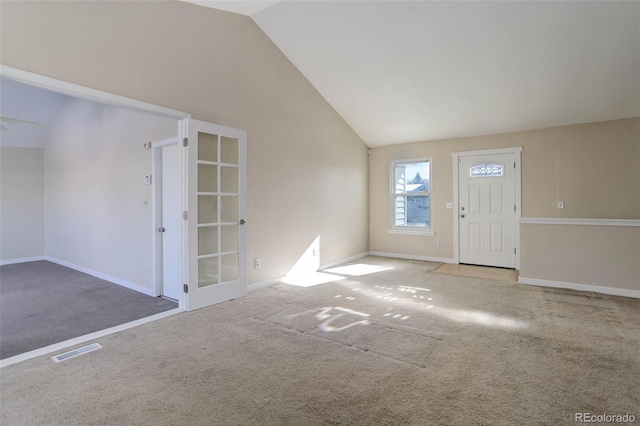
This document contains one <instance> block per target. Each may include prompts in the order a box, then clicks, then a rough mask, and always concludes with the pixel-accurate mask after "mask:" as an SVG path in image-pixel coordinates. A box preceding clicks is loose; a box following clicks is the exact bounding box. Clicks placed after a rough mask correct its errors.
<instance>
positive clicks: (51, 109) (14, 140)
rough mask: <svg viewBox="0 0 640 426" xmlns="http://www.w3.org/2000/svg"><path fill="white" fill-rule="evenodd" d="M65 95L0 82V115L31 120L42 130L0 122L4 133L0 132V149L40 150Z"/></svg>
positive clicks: (47, 137) (0, 80) (9, 82)
mask: <svg viewBox="0 0 640 426" xmlns="http://www.w3.org/2000/svg"><path fill="white" fill-rule="evenodd" d="M66 99H68V97H67V96H65V95H61V94H58V93H53V92H49V91H47V90H42V89H39V88H37V87H33V86H28V85H25V84H21V83H17V82H15V81H11V80H5V79H0V115H3V116H5V117H11V118H16V119H19V120H26V121H32V122H36V123H40V124H43V125H44V126H45V127H36V126H31V125H28V124H22V123H12V122H6V121H0V124H2V126H3V127H6V128H7V130H6V131H2V132H0V146H3V147H17V148H42V147H44V146H45V145H46V143H47V141H48V140H49V133H50V131H51V126H52V125H53V123H54V122H55V120H56V118H57V116H58V112H59V111H60V108H61V107H62V105H63V104H64V102H65V101H66Z"/></svg>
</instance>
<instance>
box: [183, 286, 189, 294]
mask: <svg viewBox="0 0 640 426" xmlns="http://www.w3.org/2000/svg"><path fill="white" fill-rule="evenodd" d="M182 290H184V292H185V293H189V284H182Z"/></svg>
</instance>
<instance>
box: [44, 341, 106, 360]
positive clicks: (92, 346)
mask: <svg viewBox="0 0 640 426" xmlns="http://www.w3.org/2000/svg"><path fill="white" fill-rule="evenodd" d="M98 349H102V346H100V345H99V344H98V343H92V344H90V345H87V346H83V347H81V348H78V349H74V350H72V351H69V352H65V353H63V354H59V355H56V356H52V357H51V359H52V360H53V362H61V361H66V360H68V359H71V358H75V357H77V356H80V355H84V354H88V353H89V352H93V351H97V350H98Z"/></svg>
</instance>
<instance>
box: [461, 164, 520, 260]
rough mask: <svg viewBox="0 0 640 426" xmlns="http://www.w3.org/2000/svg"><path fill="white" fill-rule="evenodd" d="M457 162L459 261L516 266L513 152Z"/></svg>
mask: <svg viewBox="0 0 640 426" xmlns="http://www.w3.org/2000/svg"><path fill="white" fill-rule="evenodd" d="M458 161H459V165H458V166H459V167H458V185H459V187H458V197H459V198H458V206H459V211H458V221H459V229H460V234H459V236H460V241H459V249H460V263H468V264H474V265H486V266H500V267H504V268H515V266H516V253H515V248H516V246H515V244H516V242H515V229H516V212H515V207H516V204H515V154H513V153H504V154H489V155H472V156H461V157H459V160H458Z"/></svg>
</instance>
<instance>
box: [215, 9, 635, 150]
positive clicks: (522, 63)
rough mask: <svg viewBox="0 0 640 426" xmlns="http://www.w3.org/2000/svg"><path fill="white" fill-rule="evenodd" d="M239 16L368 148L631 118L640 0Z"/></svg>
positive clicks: (282, 11) (273, 12) (269, 12)
mask: <svg viewBox="0 0 640 426" xmlns="http://www.w3.org/2000/svg"><path fill="white" fill-rule="evenodd" d="M214 3H216V2H214ZM230 3H244V2H230ZM269 3H271V2H269ZM214 7H215V6H214ZM234 11H238V10H234ZM242 13H244V12H242ZM246 14H249V15H251V17H252V19H253V20H254V21H255V22H256V23H257V24H258V25H259V26H260V28H262V30H263V31H264V32H265V33H266V34H267V35H268V36H269V37H270V38H271V39H272V40H273V41H274V43H275V44H276V45H277V46H278V47H279V48H280V49H281V50H282V51H283V52H284V54H285V55H286V56H287V57H288V58H289V59H290V60H291V62H292V63H293V64H294V65H295V66H296V67H298V69H299V70H300V71H301V72H302V73H303V74H304V75H305V76H306V77H307V78H308V79H309V81H310V82H311V83H312V84H313V85H314V86H315V87H316V88H317V90H318V91H319V92H320V94H322V96H324V98H325V99H326V100H327V101H328V102H329V103H330V104H331V105H332V106H333V107H334V108H335V109H336V111H337V112H338V113H339V114H340V115H341V116H342V117H343V118H344V119H345V120H346V121H347V122H348V123H349V124H350V125H351V127H352V128H353V129H354V130H355V131H356V132H357V133H358V134H359V135H360V136H361V137H362V139H363V140H364V141H365V142H366V143H367V144H368V145H370V146H380V145H388V144H397V143H403V142H415V141H424V140H436V139H447V138H454V137H462V136H473V135H484V134H492V133H504V132H511V131H520V130H529V129H537V128H544V127H552V126H559V125H567V124H577V123H585V122H593V121H602V120H610V119H618V118H627V117H637V116H640V3H638V2H484V1H476V2H430V1H423V2H409V1H366V0H365V1H338V2H335V1H332V2H324V1H282V2H278V3H276V4H274V5H271V4H269V5H268V7H266V8H264V9H263V10H253V11H250V12H249V13H246Z"/></svg>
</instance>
